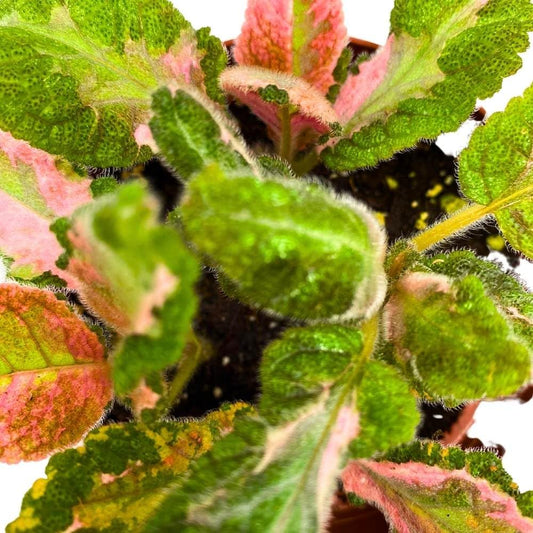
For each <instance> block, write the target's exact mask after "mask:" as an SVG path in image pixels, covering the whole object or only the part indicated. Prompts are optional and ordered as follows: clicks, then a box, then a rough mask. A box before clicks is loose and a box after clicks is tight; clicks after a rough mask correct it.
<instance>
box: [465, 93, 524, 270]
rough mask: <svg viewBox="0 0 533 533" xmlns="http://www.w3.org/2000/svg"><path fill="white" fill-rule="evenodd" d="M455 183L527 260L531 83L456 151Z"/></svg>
mask: <svg viewBox="0 0 533 533" xmlns="http://www.w3.org/2000/svg"><path fill="white" fill-rule="evenodd" d="M459 183H460V184H461V190H462V191H463V192H464V194H465V195H466V196H467V197H468V198H469V199H470V200H473V201H474V202H477V203H478V204H482V205H486V206H487V211H488V212H492V213H494V214H495V215H496V219H497V221H498V224H499V226H500V228H501V230H502V233H503V235H504V237H505V238H506V239H507V240H508V241H509V243H510V244H511V246H513V247H514V248H516V249H517V250H520V251H521V252H523V253H524V254H526V255H527V256H528V257H529V258H530V259H533V231H532V229H531V228H532V227H533V203H532V199H533V86H532V87H530V88H529V89H527V90H526V92H525V93H524V96H523V97H517V98H513V99H512V100H511V101H510V102H509V104H508V105H507V107H506V109H505V111H504V112H501V113H495V114H494V115H492V116H491V117H490V118H489V120H488V122H487V124H486V125H485V126H483V127H480V128H478V129H477V130H476V131H475V132H474V134H473V135H472V139H471V141H470V144H469V146H468V148H467V149H466V150H464V151H463V152H462V154H461V158H460V163H459Z"/></svg>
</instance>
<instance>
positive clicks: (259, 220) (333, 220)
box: [180, 166, 384, 321]
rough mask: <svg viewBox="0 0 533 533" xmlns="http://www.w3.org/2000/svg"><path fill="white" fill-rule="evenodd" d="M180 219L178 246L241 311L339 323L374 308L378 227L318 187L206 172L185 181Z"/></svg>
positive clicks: (356, 207)
mask: <svg viewBox="0 0 533 533" xmlns="http://www.w3.org/2000/svg"><path fill="white" fill-rule="evenodd" d="M180 213H181V217H182V222H183V225H184V231H185V236H186V238H188V239H190V240H191V241H192V243H193V244H194V246H195V247H196V249H197V250H198V251H199V252H200V253H201V254H203V255H204V256H205V258H206V261H207V263H208V264H209V265H211V266H213V267H216V268H218V270H219V271H220V273H221V274H222V276H223V278H224V279H223V283H224V284H225V289H226V290H228V291H229V292H233V293H235V294H236V295H237V296H238V297H239V299H241V300H244V301H245V302H248V303H250V304H253V305H256V306H261V307H264V308H266V309H268V310H270V311H272V312H275V313H279V314H281V315H284V316H294V317H297V318H303V319H310V320H332V321H341V320H348V319H352V318H361V317H363V316H365V315H366V316H370V315H371V314H372V312H373V311H375V310H376V309H377V306H379V305H380V303H381V301H382V299H383V296H384V277H383V269H382V265H381V262H382V259H383V251H384V242H383V240H384V239H383V235H382V233H381V229H380V228H379V225H378V224H377V221H376V220H375V219H374V218H373V217H372V216H371V215H370V213H369V212H368V211H367V210H366V209H365V208H364V207H363V206H362V205H361V204H358V203H356V202H354V201H353V200H349V199H347V198H336V197H334V196H333V195H332V194H331V193H330V192H329V191H327V190H325V189H324V188H323V187H321V186H319V185H318V184H315V183H309V182H306V181H303V180H302V181H287V180H283V181H280V180H279V179H274V178H273V179H264V180H260V179H257V178H255V177H253V176H251V175H249V174H242V173H241V174H226V173H224V172H223V171H222V170H221V169H220V168H218V167H216V166H211V167H208V168H206V169H205V170H203V171H202V172H201V173H200V174H198V175H197V176H196V177H195V178H194V179H193V180H191V181H190V183H189V185H188V189H187V192H186V194H185V199H184V202H183V205H182V207H181V210H180Z"/></svg>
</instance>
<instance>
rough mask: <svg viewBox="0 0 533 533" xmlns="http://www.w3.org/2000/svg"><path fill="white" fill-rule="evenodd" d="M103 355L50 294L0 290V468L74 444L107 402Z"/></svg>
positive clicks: (95, 339) (9, 285) (26, 289)
mask: <svg viewBox="0 0 533 533" xmlns="http://www.w3.org/2000/svg"><path fill="white" fill-rule="evenodd" d="M109 374H110V372H109V367H108V364H107V361H106V360H105V357H104V348H103V346H102V344H101V343H100V341H99V340H98V337H97V335H96V334H95V333H93V332H92V331H90V330H89V328H88V327H87V326H86V325H85V323H84V322H83V321H82V320H81V319H79V318H78V317H77V316H76V315H75V314H74V313H73V312H72V311H71V310H70V309H69V308H68V307H67V305H66V303H64V302H61V301H59V300H57V299H56V297H55V295H54V294H53V293H52V292H49V291H44V290H40V289H35V288H29V287H23V286H20V285H16V284H14V283H7V284H1V285H0V461H4V462H8V463H16V462H19V461H21V460H38V459H42V458H44V457H46V456H47V455H49V454H50V453H51V452H53V451H54V450H56V449H58V448H62V447H65V446H71V445H72V444H75V443H76V442H78V441H79V440H80V439H81V438H82V437H83V435H84V434H85V433H86V432H87V431H89V429H91V427H92V426H94V424H96V422H98V420H99V419H100V417H101V416H102V413H103V410H104V407H105V406H106V404H107V402H108V401H109V400H110V399H111V395H112V388H111V380H110V375H109Z"/></svg>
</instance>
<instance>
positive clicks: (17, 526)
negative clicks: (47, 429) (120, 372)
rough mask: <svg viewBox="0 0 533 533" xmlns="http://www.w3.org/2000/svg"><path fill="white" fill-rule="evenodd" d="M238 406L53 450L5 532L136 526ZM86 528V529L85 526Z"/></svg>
mask: <svg viewBox="0 0 533 533" xmlns="http://www.w3.org/2000/svg"><path fill="white" fill-rule="evenodd" d="M248 411H249V408H247V407H246V405H245V404H242V403H240V404H235V405H224V406H222V408H221V409H220V410H219V411H215V412H212V413H210V414H208V415H207V416H206V417H205V418H203V419H201V420H198V421H194V420H191V421H187V422H159V423H157V424H154V425H151V426H150V427H147V426H145V425H143V424H135V423H129V424H114V425H111V426H105V427H102V428H98V429H96V430H94V431H92V432H91V433H90V434H89V435H88V436H87V438H86V439H85V442H84V445H83V446H81V447H79V448H76V449H74V450H68V451H66V452H62V453H59V454H57V455H55V456H54V457H53V458H52V459H51V460H50V462H49V464H48V466H47V467H46V475H47V478H46V479H39V480H37V481H36V482H35V483H34V485H33V487H32V488H31V489H30V490H29V491H28V493H27V494H26V496H25V497H24V500H23V503H22V510H21V513H20V516H19V518H17V519H16V520H15V521H14V522H12V523H11V524H9V525H8V527H7V531H8V533H16V532H22V531H25V532H35V533H37V532H38V533H56V532H57V533H59V532H62V531H65V530H67V529H69V528H70V527H77V528H83V530H84V531H85V530H86V531H89V530H90V531H139V530H140V528H141V527H142V526H143V524H144V523H145V522H146V520H147V519H148V517H150V516H151V515H152V514H153V513H154V511H155V509H157V507H158V505H159V504H160V502H161V500H162V498H163V497H164V495H165V493H166V492H167V491H168V489H169V487H171V486H173V485H175V484H176V483H178V482H179V480H180V477H181V475H182V474H183V473H184V472H186V471H187V469H188V468H189V466H190V464H191V462H193V461H195V460H196V459H197V458H198V457H200V456H201V455H203V454H204V453H205V452H206V451H207V450H209V449H210V448H211V447H212V445H213V443H214V442H216V441H217V440H219V439H220V438H221V437H223V436H224V435H225V434H226V433H228V432H229V431H231V430H232V427H233V421H234V418H235V416H236V415H237V416H242V414H243V413H245V412H248ZM86 528H87V529H86Z"/></svg>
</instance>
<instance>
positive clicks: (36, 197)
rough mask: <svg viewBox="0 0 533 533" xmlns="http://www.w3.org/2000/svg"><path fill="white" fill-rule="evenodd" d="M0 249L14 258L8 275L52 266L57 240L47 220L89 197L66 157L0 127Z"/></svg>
mask: <svg viewBox="0 0 533 533" xmlns="http://www.w3.org/2000/svg"><path fill="white" fill-rule="evenodd" d="M0 174H1V176H2V179H1V181H0V205H1V206H2V213H1V216H2V223H1V224H0V255H6V256H8V257H10V258H11V259H12V260H13V261H12V262H11V264H10V276H12V277H17V278H21V279H27V278H33V277H35V276H38V275H41V274H42V273H43V272H47V271H50V272H51V273H53V274H56V275H57V276H60V277H64V278H65V279H66V280H67V281H72V280H71V279H70V278H69V276H68V274H66V273H64V272H62V271H61V270H60V269H59V268H57V267H56V264H55V262H56V259H57V258H58V257H59V255H60V254H61V252H62V250H61V246H60V245H59V243H58V242H57V240H56V238H55V236H54V234H53V233H52V232H51V231H50V229H49V226H50V223H51V222H52V221H53V220H54V219H55V218H57V217H59V216H68V215H70V214H71V213H72V212H73V211H74V209H76V208H77V207H79V206H80V205H82V204H84V203H86V202H89V201H90V200H91V194H90V192H89V185H90V181H89V180H88V179H86V178H84V177H81V176H79V175H77V174H76V173H75V172H74V170H73V169H72V168H71V167H70V166H69V165H68V164H66V163H65V162H63V161H61V160H59V159H56V158H54V157H52V156H51V155H49V154H47V153H46V152H43V151H42V150H37V149H35V148H32V147H31V146H30V145H29V144H27V143H26V142H24V141H18V140H16V139H14V138H13V136H12V135H11V134H10V133H7V132H0Z"/></svg>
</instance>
